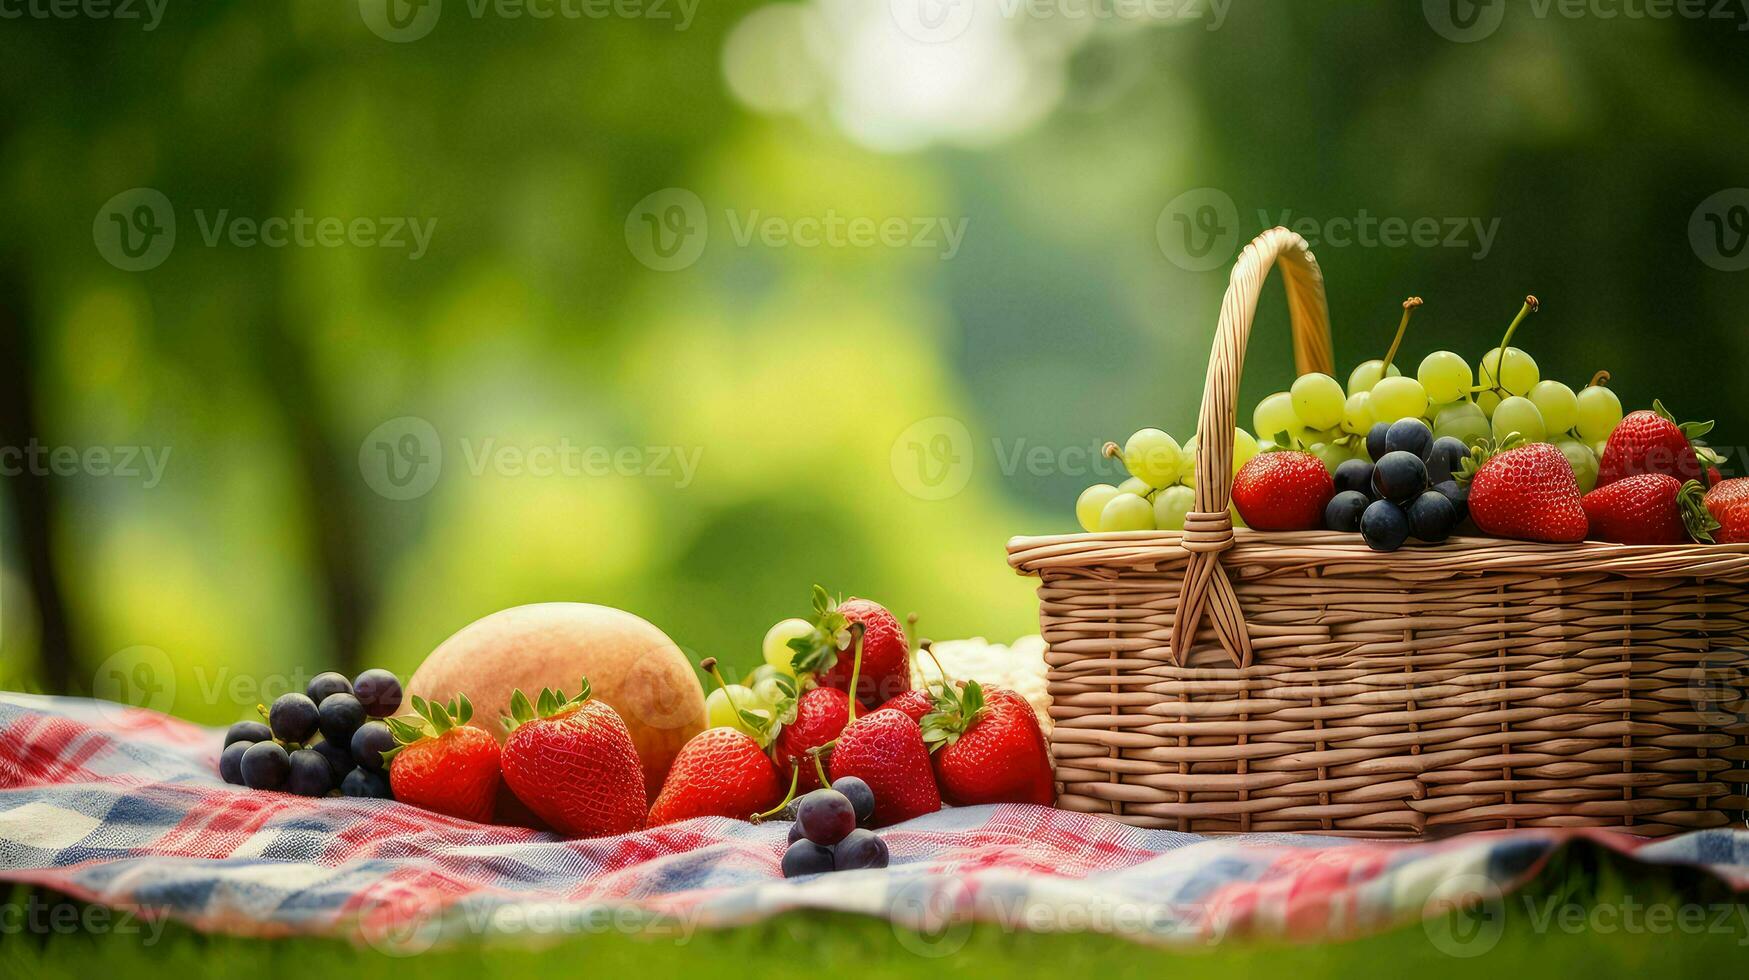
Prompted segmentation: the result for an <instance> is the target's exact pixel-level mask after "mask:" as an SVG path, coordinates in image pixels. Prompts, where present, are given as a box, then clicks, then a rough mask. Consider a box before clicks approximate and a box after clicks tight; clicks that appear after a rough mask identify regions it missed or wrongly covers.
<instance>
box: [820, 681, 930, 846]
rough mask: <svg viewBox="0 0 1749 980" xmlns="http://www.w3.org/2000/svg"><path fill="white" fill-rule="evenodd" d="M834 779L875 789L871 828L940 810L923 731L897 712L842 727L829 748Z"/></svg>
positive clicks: (877, 715) (883, 712)
mask: <svg viewBox="0 0 1749 980" xmlns="http://www.w3.org/2000/svg"><path fill="white" fill-rule="evenodd" d="M831 774H832V778H833V780H837V779H839V778H841V777H844V776H856V777H857V778H859V779H861V780H862V781H863V782H865V783H867V784H868V786H869V789H872V790H874V798H875V810H874V817H873V818H872V819H871V820H870V823H872V824H873V825H874V826H877V827H884V826H886V825H888V824H894V823H898V822H900V821H901V820H909V819H911V818H912V817H920V816H922V815H923V814H925V813H934V812H935V811H937V810H939V809H941V791H940V790H938V789H936V787H935V773H934V772H933V771H931V770H930V767H929V749H928V747H927V746H925V745H924V744H923V729H921V728H919V727H918V726H917V723H916V722H914V721H912V720H911V719H910V718H908V717H906V716H905V715H903V714H901V713H900V712H897V711H887V710H881V711H876V712H874V713H873V714H869V715H863V716H862V717H860V718H858V719H856V720H855V721H853V722H851V723H850V727H848V728H846V729H844V734H842V735H840V736H838V744H837V745H836V746H834V747H833V749H832V770H831Z"/></svg>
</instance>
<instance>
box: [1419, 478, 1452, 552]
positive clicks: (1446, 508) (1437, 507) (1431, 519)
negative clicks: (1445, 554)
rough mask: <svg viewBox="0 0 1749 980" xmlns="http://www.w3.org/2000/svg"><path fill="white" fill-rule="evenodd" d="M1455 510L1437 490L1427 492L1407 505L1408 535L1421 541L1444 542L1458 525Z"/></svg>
mask: <svg viewBox="0 0 1749 980" xmlns="http://www.w3.org/2000/svg"><path fill="white" fill-rule="evenodd" d="M1458 520H1459V518H1458V512H1457V508H1456V507H1453V506H1452V504H1451V501H1450V500H1448V499H1446V496H1445V494H1443V493H1440V492H1439V491H1438V490H1429V491H1427V492H1426V493H1423V494H1422V495H1421V496H1419V497H1416V498H1415V501H1414V502H1413V503H1411V504H1410V505H1409V533H1410V534H1413V535H1414V536H1416V537H1417V538H1420V539H1421V540H1423V541H1444V540H1445V539H1446V538H1449V537H1451V532H1452V529H1454V528H1456V527H1457V525H1458Z"/></svg>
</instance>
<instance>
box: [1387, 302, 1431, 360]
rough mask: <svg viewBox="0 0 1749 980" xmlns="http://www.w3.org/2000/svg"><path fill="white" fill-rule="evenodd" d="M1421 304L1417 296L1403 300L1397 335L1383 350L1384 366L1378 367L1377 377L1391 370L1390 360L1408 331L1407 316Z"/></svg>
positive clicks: (1394, 356) (1395, 354) (1412, 313)
mask: <svg viewBox="0 0 1749 980" xmlns="http://www.w3.org/2000/svg"><path fill="white" fill-rule="evenodd" d="M1421 304H1422V299H1421V297H1419V296H1411V297H1409V298H1408V299H1406V300H1404V301H1403V320H1402V322H1401V323H1399V324H1397V335H1396V336H1395V337H1392V338H1391V349H1390V350H1388V351H1385V362H1384V366H1383V367H1380V368H1379V377H1381V378H1382V377H1384V376H1385V375H1387V374H1389V373H1390V372H1391V361H1392V360H1394V359H1395V358H1396V356H1397V348H1399V347H1401V346H1403V335H1404V334H1405V333H1408V332H1409V318H1410V317H1412V316H1414V315H1415V311H1416V310H1419V309H1420V308H1421Z"/></svg>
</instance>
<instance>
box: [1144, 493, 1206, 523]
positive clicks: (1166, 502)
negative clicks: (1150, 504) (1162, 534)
mask: <svg viewBox="0 0 1749 980" xmlns="http://www.w3.org/2000/svg"><path fill="white" fill-rule="evenodd" d="M1195 509H1196V491H1195V490H1192V489H1191V488H1189V487H1167V488H1166V489H1164V490H1162V491H1160V494H1159V496H1156V497H1155V498H1154V526H1155V527H1157V528H1159V529H1160V530H1162V531H1182V530H1184V515H1186V514H1188V513H1190V512H1191V511H1193V510H1195Z"/></svg>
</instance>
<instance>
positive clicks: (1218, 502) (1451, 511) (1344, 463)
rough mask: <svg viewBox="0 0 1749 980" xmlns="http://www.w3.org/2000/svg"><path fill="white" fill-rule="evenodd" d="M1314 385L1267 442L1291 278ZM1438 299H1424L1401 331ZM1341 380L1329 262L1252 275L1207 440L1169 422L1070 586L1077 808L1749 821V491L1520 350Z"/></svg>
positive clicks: (1276, 252)
mask: <svg viewBox="0 0 1749 980" xmlns="http://www.w3.org/2000/svg"><path fill="white" fill-rule="evenodd" d="M1278 265H1279V267H1280V268H1281V270H1282V275H1283V279H1284V281H1285V284H1286V286H1287V292H1288V299H1289V303H1288V307H1289V314H1290V320H1291V322H1292V327H1293V340H1294V353H1295V361H1296V365H1297V368H1298V372H1299V377H1298V378H1297V380H1295V382H1294V383H1293V385H1292V387H1291V389H1290V390H1289V391H1285V392H1281V393H1279V394H1276V395H1271V396H1270V397H1269V398H1266V399H1264V400H1263V401H1262V402H1261V403H1259V404H1258V405H1257V407H1256V411H1255V412H1254V413H1253V415H1252V421H1253V424H1254V425H1255V426H1256V430H1257V431H1256V434H1255V435H1253V434H1251V433H1249V432H1246V431H1245V430H1243V429H1240V428H1238V427H1237V425H1236V421H1237V413H1238V410H1239V404H1238V399H1239V378H1240V370H1241V367H1242V365H1243V364H1244V360H1245V350H1246V345H1247V343H1248V341H1249V340H1250V335H1251V324H1252V320H1253V319H1254V317H1255V314H1256V309H1257V301H1258V296H1259V294H1260V292H1261V290H1262V286H1263V281H1264V279H1265V277H1266V276H1267V275H1268V272H1269V270H1270V269H1271V268H1273V267H1276V266H1278ZM1419 305H1420V301H1419V300H1417V299H1411V300H1409V301H1408V302H1407V303H1405V304H1404V312H1403V326H1407V324H1408V322H1409V318H1410V317H1411V316H1412V315H1413V314H1414V312H1415V309H1416V307H1418V306H1419ZM1537 306H1538V304H1537V301H1536V300H1535V299H1534V298H1530V299H1528V300H1527V301H1526V302H1525V304H1524V307H1523V309H1522V310H1521V311H1520V313H1519V315H1518V318H1517V319H1515V320H1514V321H1513V323H1512V326H1511V327H1510V328H1509V329H1508V331H1507V335H1506V337H1505V338H1504V339H1503V340H1502V341H1501V343H1500V345H1499V346H1498V347H1496V348H1494V349H1492V350H1489V351H1488V352H1486V353H1485V354H1484V356H1482V357H1481V358H1480V359H1479V363H1478V364H1477V367H1476V370H1475V373H1474V374H1473V375H1472V373H1471V370H1470V366H1469V363H1468V361H1467V360H1466V359H1465V358H1463V357H1462V356H1460V355H1459V354H1456V353H1453V352H1450V351H1438V352H1435V353H1433V354H1430V355H1428V356H1427V357H1426V358H1425V359H1424V360H1423V361H1422V362H1421V363H1420V367H1419V370H1418V371H1416V372H1415V376H1413V377H1410V376H1408V375H1406V374H1403V373H1402V372H1400V371H1399V370H1398V369H1397V368H1396V366H1395V365H1394V364H1393V363H1392V359H1393V356H1394V355H1395V354H1396V352H1397V349H1398V345H1399V344H1400V343H1401V341H1402V337H1403V329H1402V327H1399V330H1398V334H1397V342H1396V343H1394V344H1393V345H1392V350H1391V353H1389V354H1387V355H1386V357H1385V358H1383V359H1382V360H1377V361H1368V362H1365V363H1363V364H1361V365H1360V366H1359V367H1357V368H1356V369H1355V370H1354V372H1353V373H1352V374H1351V376H1350V378H1349V382H1348V385H1347V386H1346V387H1345V386H1343V385H1342V384H1340V383H1339V382H1337V381H1336V380H1335V378H1334V377H1332V376H1331V375H1332V369H1333V367H1334V363H1333V357H1332V354H1331V347H1330V333H1329V314H1328V312H1327V309H1326V306H1325V300H1324V285H1323V278H1322V274H1321V272H1320V271H1319V268H1318V264H1317V262H1316V260H1315V259H1314V258H1313V256H1312V254H1311V252H1310V251H1309V250H1308V248H1307V245H1306V243H1305V241H1304V240H1303V239H1302V238H1301V237H1300V236H1298V235H1296V234H1294V233H1293V232H1291V231H1288V230H1287V229H1284V228H1276V229H1273V230H1270V231H1268V232H1265V233H1264V234H1263V235H1261V236H1260V237H1259V238H1258V239H1257V240H1256V241H1254V242H1252V243H1251V244H1250V245H1249V246H1247V247H1246V248H1245V250H1244V251H1243V252H1242V253H1241V255H1240V256H1239V259H1238V262H1237V265H1236V267H1235V268H1234V270H1233V273H1232V279H1231V283H1230V285H1229V287H1228V290H1227V293H1226V297H1225V299H1224V301H1223V303H1222V306H1221V315H1220V321H1219V326H1218V328H1217V331H1216V335H1215V341H1214V348H1213V351H1212V353H1211V356H1210V360H1209V369H1208V378H1207V384H1206V387H1205V389H1204V393H1203V401H1202V410H1201V413H1200V416H1199V419H1198V427H1197V434H1196V436H1195V438H1194V439H1193V440H1192V441H1191V442H1188V443H1186V444H1185V445H1183V446H1180V445H1179V444H1178V443H1177V442H1176V441H1175V440H1173V439H1172V438H1171V437H1170V436H1169V435H1167V434H1166V433H1165V432H1162V431H1160V430H1157V429H1144V430H1142V431H1141V432H1138V433H1136V434H1135V435H1134V436H1132V437H1131V438H1130V440H1129V441H1128V442H1127V443H1126V445H1125V446H1123V447H1117V446H1115V445H1113V446H1110V447H1108V451H1109V452H1111V453H1112V454H1114V455H1121V457H1122V458H1123V461H1124V464H1125V466H1126V468H1127V469H1128V470H1129V472H1130V473H1131V475H1132V478H1131V479H1130V480H1129V481H1126V483H1125V485H1123V486H1117V487H1113V486H1096V487H1093V488H1090V489H1089V490H1087V491H1086V492H1085V493H1083V494H1082V497H1081V499H1080V501H1079V502H1078V504H1077V507H1076V510H1077V516H1078V517H1079V519H1080V522H1081V524H1082V526H1083V528H1085V530H1086V533H1081V534H1069V535H1055V536H1048V537H1022V538H1015V539H1014V540H1013V541H1011V542H1010V543H1009V546H1008V552H1009V560H1010V563H1011V564H1012V565H1013V566H1014V567H1015V568H1016V569H1018V570H1019V571H1021V572H1022V573H1024V574H1029V575H1035V576H1037V577H1039V579H1040V585H1039V596H1040V601H1041V613H1040V618H1041V621H1042V625H1043V632H1044V637H1045V640H1046V641H1047V642H1048V643H1049V645H1050V649H1049V652H1048V654H1047V663H1048V665H1049V670H1050V672H1049V679H1048V687H1049V692H1050V695H1051V703H1052V706H1051V709H1050V710H1051V716H1052V719H1053V721H1054V723H1055V724H1054V730H1053V731H1052V733H1051V736H1050V738H1051V752H1052V756H1053V758H1054V761H1055V765H1056V778H1057V780H1058V791H1059V792H1058V805H1059V806H1063V807H1066V808H1069V809H1073V810H1081V811H1087V812H1094V813H1103V814H1107V815H1110V816H1112V817H1114V818H1116V819H1119V820H1122V821H1125V822H1128V823H1132V824H1137V825H1141V826H1148V827H1164V828H1172V829H1178V830H1185V831H1193V832H1203V833H1221V832H1248V831H1304V832H1321V833H1332V834H1346V835H1361V836H1378V837H1409V836H1419V835H1423V834H1430V833H1446V832H1452V831H1458V830H1481V829H1497V828H1513V827H1581V826H1585V827H1614V828H1621V829H1626V830H1628V831H1631V832H1634V833H1639V834H1646V835H1659V834H1668V833H1673V832H1678V831H1683V830H1689V829H1695V828H1703V827H1717V826H1724V825H1727V824H1729V823H1732V822H1735V821H1737V820H1739V819H1741V816H1742V811H1743V810H1744V808H1745V807H1746V806H1749V799H1746V797H1745V795H1744V794H1745V785H1744V784H1745V783H1746V782H1749V697H1746V688H1749V684H1746V683H1745V668H1749V543H1746V542H1749V479H1744V480H1725V479H1722V477H1721V475H1720V472H1719V467H1718V463H1719V458H1718V457H1717V455H1716V454H1715V453H1713V452H1712V451H1711V450H1710V449H1708V448H1707V447H1706V446H1705V445H1704V444H1703V443H1701V442H1700V441H1699V438H1700V437H1701V436H1702V435H1704V434H1705V430H1706V428H1707V426H1697V425H1679V424H1678V423H1676V422H1675V421H1674V420H1673V419H1671V418H1670V416H1669V414H1668V413H1667V412H1665V411H1664V409H1663V406H1662V405H1658V406H1656V407H1655V409H1653V410H1648V411H1637V412H1633V413H1631V414H1628V415H1626V416H1625V417H1624V415H1623V412H1622V407H1621V404H1620V401H1619V400H1618V398H1617V396H1616V395H1615V394H1614V393H1613V392H1611V391H1610V389H1609V388H1608V387H1607V386H1606V385H1604V384H1603V383H1601V382H1603V381H1604V380H1606V379H1605V378H1604V377H1603V376H1599V377H1597V378H1593V383H1591V384H1589V385H1586V386H1584V387H1583V388H1582V389H1581V390H1579V391H1577V392H1576V391H1574V390H1573V389H1572V388H1570V387H1568V386H1566V385H1564V384H1562V383H1560V382H1558V381H1544V380H1542V379H1541V378H1540V377H1539V376H1538V375H1539V371H1538V368H1537V365H1536V362H1535V360H1534V359H1533V358H1531V356H1530V355H1529V354H1528V353H1526V352H1525V351H1523V350H1521V349H1519V348H1517V347H1514V346H1512V345H1511V340H1512V336H1513V332H1514V331H1515V330H1517V329H1518V328H1519V327H1520V326H1521V325H1522V323H1523V322H1524V321H1525V319H1526V317H1527V316H1528V315H1529V314H1531V313H1534V312H1535V311H1536V309H1537Z"/></svg>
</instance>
